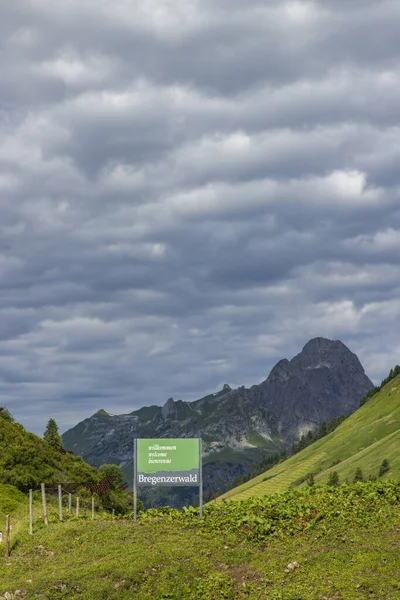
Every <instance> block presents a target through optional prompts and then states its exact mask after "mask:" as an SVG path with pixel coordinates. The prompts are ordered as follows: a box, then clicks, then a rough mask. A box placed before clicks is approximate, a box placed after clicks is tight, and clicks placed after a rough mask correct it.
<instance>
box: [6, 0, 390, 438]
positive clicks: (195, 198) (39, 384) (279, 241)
mask: <svg viewBox="0 0 400 600" xmlns="http://www.w3.org/2000/svg"><path fill="white" fill-rule="evenodd" d="M399 30H400V3H399V2H398V0H381V1H380V2H376V1H375V0H319V2H306V1H302V0H297V1H289V2H285V1H284V0H279V1H276V0H267V1H265V0H264V1H260V0H246V2H243V0H140V1H138V0H68V2H63V3H60V2H59V0H18V2H1V3H0V40H1V42H0V63H1V65H2V73H1V78H0V211H1V212H0V404H3V405H6V406H7V407H8V408H9V410H10V411H11V413H12V414H13V415H14V417H16V419H17V420H19V421H20V422H21V423H22V424H23V425H24V426H25V427H26V428H27V429H29V430H31V431H34V432H36V433H39V434H41V433H43V430H44V428H45V425H46V422H47V420H48V419H49V418H50V417H52V418H55V419H56V421H57V423H58V424H59V426H60V430H61V431H65V430H66V429H68V428H69V427H71V426H73V425H75V424H76V423H78V422H79V421H81V420H82V419H84V418H86V417H88V416H90V415H91V414H93V413H94V412H95V411H97V410H98V409H100V408H104V409H106V410H108V411H109V412H111V413H113V414H117V413H128V412H131V411H133V410H135V409H137V408H139V407H140V406H143V405H148V404H164V403H165V401H166V400H167V399H168V398H169V397H173V398H175V399H178V398H180V399H183V400H194V399H196V398H199V397H201V396H204V395H205V394H206V393H210V392H213V391H217V390H218V389H220V388H221V387H222V385H223V384H224V383H229V384H230V385H231V386H232V387H237V386H241V385H245V386H246V387H247V386H250V385H252V384H255V383H259V382H261V381H262V380H264V379H265V378H266V377H267V376H268V374H269V372H270V370H271V368H272V367H273V365H274V364H275V363H276V362H277V361H278V360H279V359H281V358H283V357H287V358H291V357H292V356H294V355H295V354H297V353H298V352H299V351H300V350H301V348H302V347H303V346H304V344H305V343H306V342H307V341H308V340H309V339H310V338H312V337H316V336H323V337H328V338H331V339H340V340H342V341H343V342H344V343H345V344H346V345H347V346H348V347H349V348H350V349H351V350H352V351H353V352H355V353H356V354H357V355H358V356H359V358H360V360H361V362H362V364H363V366H364V367H365V370H366V372H367V374H368V375H369V376H370V377H371V379H372V380H373V381H374V382H378V381H380V380H381V379H382V378H383V377H385V376H386V375H387V374H388V372H389V370H390V368H391V367H393V366H394V365H396V364H397V363H399V362H400V336H399V333H400V327H399V323H400V260H399V259H400V195H399V189H400V168H399V164H400V108H399V107H400V38H399V35H398V32H399Z"/></svg>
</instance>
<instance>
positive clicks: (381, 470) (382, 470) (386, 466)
mask: <svg viewBox="0 0 400 600" xmlns="http://www.w3.org/2000/svg"><path fill="white" fill-rule="evenodd" d="M389 470H390V464H389V461H388V459H387V458H384V459H383V461H382V464H381V466H380V467H379V477H382V475H384V474H385V473H387V472H388V471H389Z"/></svg>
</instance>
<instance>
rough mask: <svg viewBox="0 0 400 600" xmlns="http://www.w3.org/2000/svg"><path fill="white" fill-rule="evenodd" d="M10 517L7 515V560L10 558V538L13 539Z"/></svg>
mask: <svg viewBox="0 0 400 600" xmlns="http://www.w3.org/2000/svg"><path fill="white" fill-rule="evenodd" d="M10 530H11V522H10V515H6V558H8V557H9V556H10V538H11V531H10Z"/></svg>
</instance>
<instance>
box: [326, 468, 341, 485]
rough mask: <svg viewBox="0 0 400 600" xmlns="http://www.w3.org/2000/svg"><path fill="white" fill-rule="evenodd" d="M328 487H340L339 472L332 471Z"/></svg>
mask: <svg viewBox="0 0 400 600" xmlns="http://www.w3.org/2000/svg"><path fill="white" fill-rule="evenodd" d="M328 485H339V474H338V472H337V471H332V473H330V475H329V479H328Z"/></svg>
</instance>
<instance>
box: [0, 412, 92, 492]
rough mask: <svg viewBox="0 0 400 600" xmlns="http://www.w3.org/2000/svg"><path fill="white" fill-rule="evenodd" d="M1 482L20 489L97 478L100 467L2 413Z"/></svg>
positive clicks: (0, 425) (0, 432)
mask: <svg viewBox="0 0 400 600" xmlns="http://www.w3.org/2000/svg"><path fill="white" fill-rule="evenodd" d="M0 450H1V451H0V484H10V485H13V486H15V487H17V488H18V489H20V490H21V491H27V490H29V488H33V489H37V488H39V487H40V483H41V482H42V481H43V482H45V483H46V484H48V485H51V484H58V483H62V482H66V481H73V482H77V483H85V482H93V483H95V482H98V481H99V479H100V476H99V474H98V471H97V469H95V468H93V467H91V466H89V465H87V464H86V463H85V462H84V461H83V460H82V458H80V457H78V456H72V455H71V454H61V453H60V452H58V451H57V450H54V449H53V448H52V447H51V446H50V445H49V444H47V443H46V442H45V441H44V440H42V439H41V438H39V437H38V436H36V435H34V434H33V433H28V432H27V431H25V429H24V428H23V427H22V425H20V424H19V423H13V422H12V421H11V420H9V419H8V418H4V417H1V416H0Z"/></svg>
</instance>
